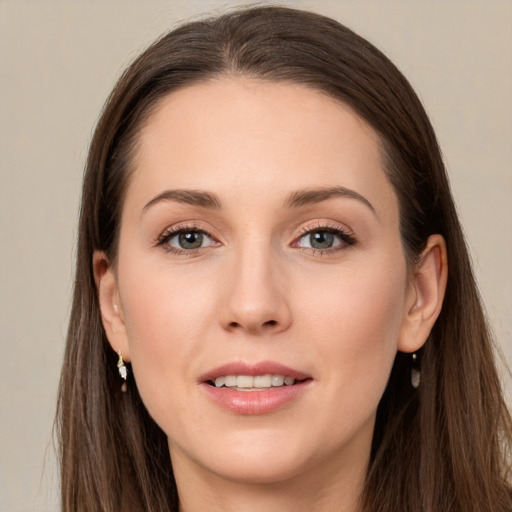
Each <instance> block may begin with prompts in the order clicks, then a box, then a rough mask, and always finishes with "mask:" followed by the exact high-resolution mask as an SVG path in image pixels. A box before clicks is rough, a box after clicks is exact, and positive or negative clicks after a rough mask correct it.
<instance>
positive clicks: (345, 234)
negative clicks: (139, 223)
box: [155, 222, 357, 257]
mask: <svg viewBox="0 0 512 512" xmlns="http://www.w3.org/2000/svg"><path fill="white" fill-rule="evenodd" d="M315 232H324V233H330V234H333V235H336V236H338V237H339V238H340V240H341V241H342V244H341V245H340V246H336V247H330V248H326V249H316V248H313V247H300V246H295V244H297V243H298V242H299V241H300V240H301V239H302V238H304V237H305V236H306V235H308V234H311V233H315ZM181 233H200V234H202V235H206V236H207V237H208V238H210V239H212V240H213V241H215V242H217V240H216V239H215V238H214V237H213V236H212V235H211V234H210V233H208V231H206V230H204V229H202V228H200V227H199V226H197V225H196V224H185V225H179V226H174V227H172V228H169V229H166V230H165V231H164V232H163V233H162V234H161V235H159V237H158V238H157V240H156V244H155V245H157V246H161V247H163V248H164V250H165V251H167V252H169V253H172V254H178V255H180V256H188V257H192V256H196V255H198V253H199V252H200V251H201V250H202V249H205V248H204V247H199V248H196V249H178V248H176V247H173V246H172V245H169V244H168V242H169V240H171V239H172V238H174V237H175V236H177V235H179V234H181ZM217 243H218V242H217ZM356 243H357V239H356V237H355V235H354V234H353V233H352V232H350V231H347V230H344V229H342V228H341V227H340V226H335V225H330V224H324V223H321V222H318V224H317V225H315V226H304V227H303V228H301V230H300V234H299V236H298V237H297V238H295V240H294V241H293V243H292V244H291V245H292V247H297V249H300V250H301V251H306V252H309V253H311V254H313V255H317V254H320V255H325V254H326V253H333V252H337V251H339V250H342V249H344V248H346V247H347V246H352V245H354V244H356Z"/></svg>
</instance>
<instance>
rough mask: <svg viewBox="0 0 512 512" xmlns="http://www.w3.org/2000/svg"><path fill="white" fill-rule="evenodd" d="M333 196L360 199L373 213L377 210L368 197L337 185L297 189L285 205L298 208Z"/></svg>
mask: <svg viewBox="0 0 512 512" xmlns="http://www.w3.org/2000/svg"><path fill="white" fill-rule="evenodd" d="M331 197H347V198H349V199H356V200H357V201H360V202H361V203H363V204H364V205H366V206H367V207H368V208H370V210H372V212H373V213H376V212H375V208H374V207H373V205H372V204H371V203H370V201H368V199H366V197H364V196H362V195H361V194H359V193H358V192H356V191H355V190H351V189H349V188H345V187H341V186H336V187H321V188H305V189H301V190H297V191H296V192H293V193H291V194H290V195H289V196H288V199H287V200H286V202H285V206H286V207H288V208H297V207H299V206H304V205H307V204H314V203H320V202H322V201H325V200H327V199H330V198H331Z"/></svg>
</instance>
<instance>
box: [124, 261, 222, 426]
mask: <svg viewBox="0 0 512 512" xmlns="http://www.w3.org/2000/svg"><path fill="white" fill-rule="evenodd" d="M137 267H138V266H137V265H136V261H134V262H133V264H132V262H128V261H127V262H125V266H124V268H122V269H120V273H121V270H122V272H123V276H124V279H123V280H122V284H123V286H122V288H121V289H120V293H121V297H122V304H123V311H124V314H125V322H126V332H127V338H128V345H129V349H130V358H131V362H132V368H133V372H134V376H135V379H136V381H137V387H138V389H139V391H140V393H141V396H142V398H143V400H144V402H145V403H146V405H147V407H148V409H149V410H151V411H152V410H155V408H154V407H152V404H158V403H160V402H161V403H165V402H168V401H169V399H171V400H177V401H178V402H179V400H180V396H179V394H174V393H171V391H172V390H176V389H178V388H179V387H180V386H182V385H184V384H185V383H186V379H187V372H186V369H187V368H190V365H191V364H193V361H194V357H195V355H196V353H197V350H196V349H197V347H198V344H199V343H200V341H201V340H204V339H205V338H206V334H207V332H208V325H211V322H210V319H211V316H212V314H213V313H212V311H213V310H212V308H213V300H212V297H213V296H214V294H215V287H214V284H213V282H212V280H204V279H203V280H198V279H197V276H193V275H189V274H188V273H187V272H175V271H174V272H172V271H170V270H169V268H165V267H162V266H157V265H155V266H153V267H151V266H149V265H148V268H147V269H146V270H144V271H142V270H141V269H140V266H139V268H137ZM176 406H178V407H179V403H175V404H174V407H176ZM156 410H158V407H157V408H156ZM155 419H156V418H155Z"/></svg>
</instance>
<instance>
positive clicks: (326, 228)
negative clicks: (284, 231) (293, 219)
mask: <svg viewBox="0 0 512 512" xmlns="http://www.w3.org/2000/svg"><path fill="white" fill-rule="evenodd" d="M315 232H317V233H318V232H322V233H330V234H332V235H336V236H338V237H339V238H340V240H341V242H342V244H341V245H340V246H336V247H330V248H327V249H315V248H313V247H298V249H300V250H302V251H307V252H309V253H310V254H313V255H320V256H324V255H326V254H328V253H331V254H332V253H333V252H337V251H340V250H342V249H346V248H347V247H350V246H352V245H355V244H356V243H357V238H356V237H355V235H354V233H352V232H351V231H348V230H345V229H343V228H341V227H340V226H337V225H333V224H326V223H322V222H320V221H319V222H318V223H317V224H316V225H314V226H304V227H303V228H301V233H300V235H299V236H298V237H297V238H296V239H295V241H294V242H293V244H296V243H298V242H299V241H300V240H301V239H302V238H304V237H305V236H306V235H309V234H312V233H315ZM293 244H292V245H293Z"/></svg>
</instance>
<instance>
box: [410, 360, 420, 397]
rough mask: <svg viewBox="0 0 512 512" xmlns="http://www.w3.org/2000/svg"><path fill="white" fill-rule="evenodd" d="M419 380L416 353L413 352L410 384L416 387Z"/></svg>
mask: <svg viewBox="0 0 512 512" xmlns="http://www.w3.org/2000/svg"><path fill="white" fill-rule="evenodd" d="M420 380H421V373H420V369H419V367H418V355H417V354H416V353H414V354H413V355H412V367H411V385H412V387H413V388H414V389H418V386H419V385H420Z"/></svg>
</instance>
